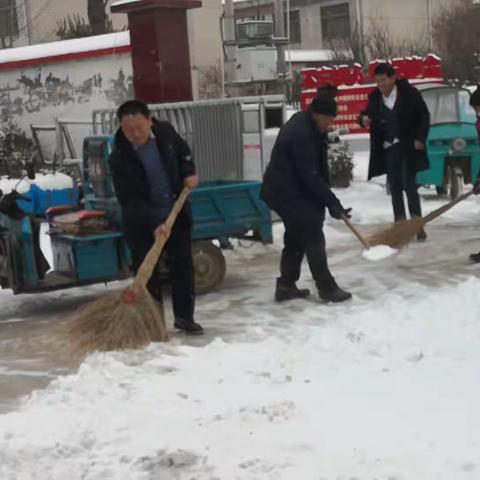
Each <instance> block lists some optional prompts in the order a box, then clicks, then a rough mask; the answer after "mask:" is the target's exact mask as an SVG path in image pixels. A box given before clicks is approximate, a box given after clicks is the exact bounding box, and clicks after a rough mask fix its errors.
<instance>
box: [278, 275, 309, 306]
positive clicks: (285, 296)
mask: <svg viewBox="0 0 480 480" xmlns="http://www.w3.org/2000/svg"><path fill="white" fill-rule="evenodd" d="M309 296H310V290H308V289H306V288H305V289H303V290H301V289H299V288H297V286H296V285H295V284H293V285H288V286H287V285H283V284H282V283H281V282H280V281H279V280H277V288H276V289H275V301H277V302H286V301H287V300H295V299H296V298H308V297H309Z"/></svg>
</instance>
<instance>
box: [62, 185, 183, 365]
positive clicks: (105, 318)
mask: <svg viewBox="0 0 480 480" xmlns="http://www.w3.org/2000/svg"><path fill="white" fill-rule="evenodd" d="M189 193H190V191H189V189H187V188H185V189H184V190H183V191H182V193H181V194H180V196H179V197H178V199H177V200H176V202H175V205H174V206H173V209H172V211H171V213H170V215H169V216H168V218H167V220H166V222H165V226H166V230H167V232H168V233H166V234H165V235H162V236H160V237H158V238H157V239H156V240H155V243H154V244H153V246H152V248H151V249H150V251H149V252H148V254H147V256H146V257H145V259H144V261H143V263H142V265H141V266H140V269H139V270H138V273H137V275H136V277H135V280H134V282H133V284H132V285H131V286H130V287H128V288H126V289H125V290H123V291H117V292H114V293H111V294H109V295H106V296H104V297H102V298H100V299H98V300H96V301H94V302H91V303H89V304H88V305H86V306H85V307H83V308H81V309H79V310H78V311H77V312H76V313H75V314H74V315H73V316H72V318H71V319H70V322H69V323H68V324H67V327H66V337H67V340H68V342H69V343H70V345H71V346H72V350H73V353H74V354H75V355H76V356H78V357H81V358H83V357H84V356H85V355H86V354H88V353H90V352H93V351H111V350H124V349H129V348H141V347H143V346H145V345H148V344H149V343H151V342H165V341H167V340H168V333H167V329H166V325H165V315H164V311H163V305H162V304H159V303H157V302H156V301H155V300H154V299H153V297H152V296H151V295H150V293H149V292H148V290H147V283H148V281H149V279H150V277H151V276H152V274H153V271H154V270H155V267H156V265H157V263H158V260H159V258H160V256H161V254H162V251H163V248H164V246H165V244H166V243H167V240H168V238H169V236H170V231H171V229H172V227H173V224H174V223H175V220H176V218H177V216H178V214H179V213H180V210H181V209H182V207H183V205H184V203H185V201H186V199H187V197H188V194H189Z"/></svg>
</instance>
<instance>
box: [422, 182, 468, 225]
mask: <svg viewBox="0 0 480 480" xmlns="http://www.w3.org/2000/svg"><path fill="white" fill-rule="evenodd" d="M474 193H475V192H474V191H473V190H472V191H470V192H467V193H464V194H463V195H460V196H459V197H457V198H456V199H455V200H452V201H451V202H450V203H447V204H446V205H444V206H443V207H440V208H437V209H436V210H434V211H433V212H431V213H429V214H428V215H426V216H425V217H423V220H424V222H425V223H428V222H431V221H432V220H435V219H436V218H437V217H439V216H440V215H442V214H443V213H445V212H446V211H448V210H450V209H451V208H452V207H454V206H455V205H457V204H458V203H460V202H463V201H464V200H466V199H467V198H468V197H470V196H471V195H473V194H474Z"/></svg>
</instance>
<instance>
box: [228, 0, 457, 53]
mask: <svg viewBox="0 0 480 480" xmlns="http://www.w3.org/2000/svg"><path fill="white" fill-rule="evenodd" d="M457 2H458V0H286V1H285V11H287V10H289V13H286V14H285V19H284V21H285V26H286V31H287V33H290V35H289V38H290V46H291V47H292V48H297V49H328V48H331V47H332V45H334V44H335V43H338V42H340V43H341V42H344V41H345V39H347V38H350V37H351V36H353V35H358V37H359V40H360V41H361V42H363V44H364V45H366V44H367V39H368V36H369V35H373V34H374V33H377V34H378V31H380V30H381V31H382V32H387V33H386V34H384V35H387V36H388V38H389V39H390V41H391V42H394V43H396V44H401V43H402V42H405V43H407V42H410V43H419V44H421V45H424V46H425V45H427V46H429V47H431V48H433V47H434V45H433V35H432V22H433V21H434V19H435V17H436V16H437V15H438V13H439V12H440V11H441V10H442V8H444V7H448V6H451V5H454V4H456V3H457ZM234 5H235V17H236V19H237V20H245V19H265V20H273V19H274V6H273V1H272V0H242V1H238V2H235V4H234Z"/></svg>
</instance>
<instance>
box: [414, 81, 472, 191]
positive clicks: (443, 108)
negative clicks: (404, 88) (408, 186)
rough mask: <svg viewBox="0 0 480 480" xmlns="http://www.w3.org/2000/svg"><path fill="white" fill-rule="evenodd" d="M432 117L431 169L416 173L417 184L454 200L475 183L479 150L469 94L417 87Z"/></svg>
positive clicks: (435, 86) (431, 86)
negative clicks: (430, 187) (432, 187)
mask: <svg viewBox="0 0 480 480" xmlns="http://www.w3.org/2000/svg"><path fill="white" fill-rule="evenodd" d="M416 87H417V88H418V90H420V92H421V94H422V96H423V98H424V100H425V103H426V104H427V106H428V109H429V111H430V115H431V127H430V133H429V135H428V140H427V148H428V157H429V161H430V168H429V169H428V170H425V171H423V172H420V173H418V175H417V183H418V184H419V185H425V186H435V188H436V190H437V193H438V194H439V195H445V194H449V195H450V197H451V198H452V199H455V198H457V197H458V196H459V195H460V194H461V193H462V190H463V186H464V185H468V184H473V183H475V181H476V180H477V175H478V172H479V169H480V147H479V143H478V134H477V130H476V126H475V122H476V115H475V111H474V110H473V108H472V107H471V106H470V103H469V102H470V92H469V91H468V90H466V89H464V88H459V87H455V86H450V85H441V84H433V83H429V84H423V85H417V86H416Z"/></svg>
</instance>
